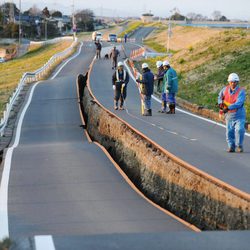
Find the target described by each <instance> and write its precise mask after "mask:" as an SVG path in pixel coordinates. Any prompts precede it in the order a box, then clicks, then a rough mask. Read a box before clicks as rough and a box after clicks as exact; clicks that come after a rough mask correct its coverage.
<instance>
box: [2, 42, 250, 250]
mask: <svg viewBox="0 0 250 250" xmlns="http://www.w3.org/2000/svg"><path fill="white" fill-rule="evenodd" d="M93 55H94V50H93V48H92V47H89V46H85V48H84V49H83V51H82V53H81V54H80V56H78V57H77V58H76V59H74V60H72V61H71V62H70V63H68V64H67V65H66V66H65V67H64V68H63V69H62V71H61V72H60V74H59V75H57V77H56V78H55V79H53V80H48V81H44V82H42V83H40V84H38V85H37V86H36V88H35V89H34V94H33V96H32V99H31V103H30V105H29V106H28V109H27V111H26V113H25V115H24V120H23V123H22V127H21V133H20V141H19V143H18V145H16V147H15V148H14V150H13V154H12V157H11V159H7V158H6V159H5V161H8V162H10V163H11V169H10V179H9V186H8V219H9V235H10V237H11V238H13V239H17V238H19V237H24V238H25V237H32V238H33V237H34V236H35V235H52V238H53V242H54V246H53V247H52V246H50V247H43V248H42V247H40V248H36V249H46V250H50V249H166V246H168V247H167V249H200V248H201V247H202V249H211V245H212V248H213V249H237V248H235V247H236V246H240V249H243V250H244V249H248V248H247V247H249V233H248V232H244V233H239V234H223V233H222V234H221V233H215V232H214V233H206V234H203V233H202V234H197V233H195V232H192V230H191V229H190V228H188V227H187V226H185V225H184V224H182V223H180V222H179V221H176V220H175V219H173V218H172V217H170V216H168V215H166V214H165V213H164V212H162V211H160V210H158V209H157V208H155V207H154V206H152V205H151V204H149V203H148V202H147V201H146V200H144V199H143V198H141V196H140V195H139V194H138V193H137V192H135V191H134V190H133V189H132V188H131V187H130V186H129V185H128V183H126V182H125V180H124V179H123V178H122V177H121V175H120V173H119V172H118V171H117V170H116V168H115V167H114V166H113V164H112V163H111V161H110V160H109V159H108V158H107V157H106V155H105V154H104V153H103V152H102V150H101V149H100V148H99V147H98V146H96V145H95V144H93V143H89V142H88V140H87V138H86V136H85V134H84V132H83V130H82V128H81V127H80V125H81V119H80V115H79V109H78V105H77V96H76V86H75V78H76V76H77V74H79V73H82V72H85V71H86V70H87V68H88V65H89V64H90V62H91V60H92V58H93ZM103 70H106V72H104V71H103ZM111 74H112V70H111V62H110V61H104V60H99V61H97V62H96V65H95V67H94V72H93V74H92V75H91V82H92V86H93V89H94V92H95V94H97V96H98V98H100V99H99V100H100V101H104V104H105V105H106V106H108V107H111V106H112V105H110V104H113V100H112V95H113V93H112V85H111V79H110V77H111ZM102 77H104V78H103V79H104V81H103V79H102ZM101 79H102V81H101ZM106 80H107V81H106ZM99 83H102V84H103V83H105V85H103V86H100V85H99ZM130 86H131V87H130V88H129V98H128V101H129V100H131V99H132V98H133V97H134V98H135V99H134V100H133V101H134V103H133V102H132V103H128V104H127V105H131V107H133V109H134V111H133V112H134V113H135V114H138V112H137V111H138V110H139V105H138V104H139V100H138V97H137V96H136V94H135V95H134V96H133V95H132V93H137V92H136V89H134V90H135V91H134V90H133V87H132V86H133V84H132V82H131V83H130ZM98 87H99V89H98ZM101 91H103V92H102V93H101ZM105 96H106V98H105ZM130 98H131V99H130ZM21 114H24V113H21ZM120 115H121V116H124V117H123V118H126V117H130V116H129V115H127V114H126V113H125V112H123V113H120ZM20 117H22V115H21V116H20ZM176 117H178V115H176ZM161 119H162V118H161ZM164 119H166V118H164ZM172 119H173V120H174V117H173V118H172ZM138 121H139V120H138ZM142 124H144V122H142ZM144 126H145V124H144ZM151 130H152V128H151ZM146 132H147V131H146ZM17 136H19V135H18V132H17ZM1 212H2V211H1ZM1 216H2V215H1ZM17 249H22V247H20V248H17ZM25 249H28V248H25ZM30 249H33V248H32V247H31V248H30Z"/></svg>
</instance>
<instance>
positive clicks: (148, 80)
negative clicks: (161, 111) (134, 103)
mask: <svg viewBox="0 0 250 250" xmlns="http://www.w3.org/2000/svg"><path fill="white" fill-rule="evenodd" d="M136 81H137V82H138V83H140V84H141V85H142V88H141V94H142V96H143V102H144V112H143V115H144V116H152V108H151V95H152V94H153V91H154V74H153V73H152V72H151V71H150V69H149V66H148V64H147V63H143V64H142V77H141V79H136Z"/></svg>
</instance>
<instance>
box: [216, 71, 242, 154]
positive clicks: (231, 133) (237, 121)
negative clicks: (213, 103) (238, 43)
mask: <svg viewBox="0 0 250 250" xmlns="http://www.w3.org/2000/svg"><path fill="white" fill-rule="evenodd" d="M239 81H240V78H239V76H238V75H237V74H236V73H231V74H230V75H229V76H228V83H229V84H228V85H227V86H226V87H224V88H223V89H222V90H221V91H220V93H219V97H218V104H219V107H220V110H221V111H222V112H223V113H224V114H225V119H226V140H227V144H228V150H227V152H229V153H233V152H235V151H236V152H238V153H242V152H243V141H244V134H245V122H246V110H245V107H244V102H245V99H246V93H245V89H243V88H241V87H240V86H239Z"/></svg>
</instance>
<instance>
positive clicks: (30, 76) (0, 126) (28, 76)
mask: <svg viewBox="0 0 250 250" xmlns="http://www.w3.org/2000/svg"><path fill="white" fill-rule="evenodd" d="M60 39H61V38H60ZM71 39H72V38H71ZM53 40H55V39H53ZM57 41H58V40H57ZM59 41H61V40H59ZM76 44H77V40H75V41H74V42H73V43H72V44H71V46H70V47H69V48H67V49H66V50H64V51H62V52H60V53H57V54H55V55H54V56H52V57H51V58H50V60H49V61H48V62H47V63H46V64H44V66H42V67H41V68H40V69H38V70H36V71H35V72H32V73H30V72H26V73H24V74H23V76H22V78H21V79H20V81H19V83H18V85H17V87H16V89H15V91H14V92H13V94H12V96H11V97H10V99H9V102H8V103H7V104H6V109H5V111H4V112H3V118H2V119H1V122H0V136H3V134H4V129H5V127H6V125H7V123H8V119H9V117H10V113H11V110H12V108H13V105H14V104H15V102H16V100H17V98H18V96H19V94H20V92H21V91H22V89H23V87H24V85H25V84H26V83H31V82H35V81H39V80H41V79H42V77H43V76H45V75H46V74H47V73H48V72H49V70H50V69H51V68H52V67H53V66H54V65H55V63H56V62H57V61H59V60H62V59H63V58H65V57H66V56H67V55H68V54H70V53H71V52H72V50H73V48H74V47H75V46H76Z"/></svg>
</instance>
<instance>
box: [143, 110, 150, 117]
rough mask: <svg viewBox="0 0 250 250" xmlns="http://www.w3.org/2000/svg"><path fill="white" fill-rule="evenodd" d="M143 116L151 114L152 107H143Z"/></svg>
mask: <svg viewBox="0 0 250 250" xmlns="http://www.w3.org/2000/svg"><path fill="white" fill-rule="evenodd" d="M143 116H152V109H145V110H144V113H143Z"/></svg>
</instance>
